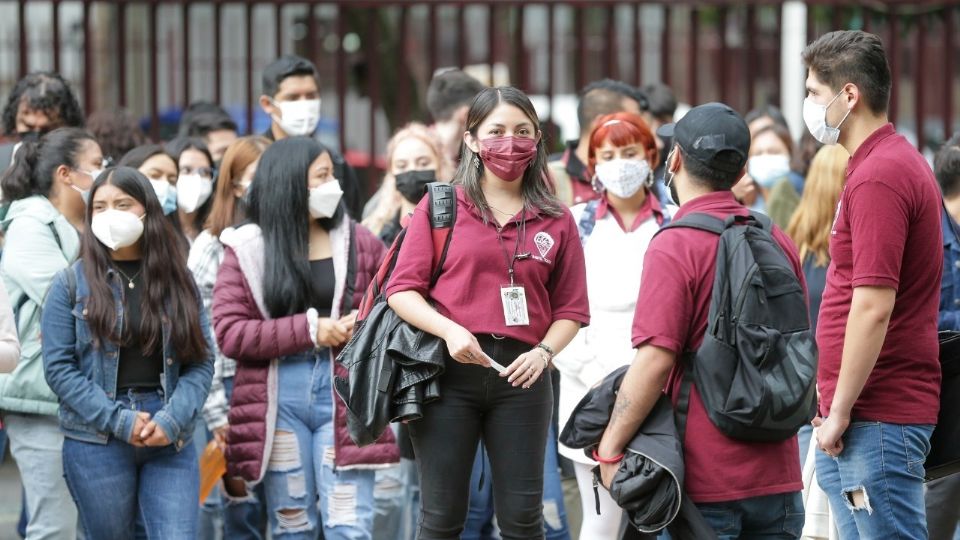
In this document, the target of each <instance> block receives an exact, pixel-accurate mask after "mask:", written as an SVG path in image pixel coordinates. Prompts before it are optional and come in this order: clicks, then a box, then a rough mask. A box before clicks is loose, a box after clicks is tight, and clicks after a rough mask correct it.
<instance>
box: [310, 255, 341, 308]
mask: <svg viewBox="0 0 960 540" xmlns="http://www.w3.org/2000/svg"><path fill="white" fill-rule="evenodd" d="M310 279H311V280H313V290H314V292H315V293H316V294H317V297H316V298H315V299H314V302H313V303H314V306H313V307H314V308H316V310H317V312H318V313H319V315H320V316H321V317H329V316H330V313H331V312H332V311H333V294H334V290H335V289H336V287H337V278H336V275H334V273H333V259H332V258H330V257H327V258H326V259H317V260H315V261H310Z"/></svg>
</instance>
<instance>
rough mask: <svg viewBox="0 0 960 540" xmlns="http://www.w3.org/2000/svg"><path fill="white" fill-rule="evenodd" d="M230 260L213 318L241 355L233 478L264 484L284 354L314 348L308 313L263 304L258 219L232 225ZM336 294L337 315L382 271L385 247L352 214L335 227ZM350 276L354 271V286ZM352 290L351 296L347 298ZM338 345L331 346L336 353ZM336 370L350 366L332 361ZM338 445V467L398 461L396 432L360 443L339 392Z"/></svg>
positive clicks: (233, 419) (230, 461)
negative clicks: (276, 312) (280, 311)
mask: <svg viewBox="0 0 960 540" xmlns="http://www.w3.org/2000/svg"><path fill="white" fill-rule="evenodd" d="M221 241H222V242H223V244H224V245H225V246H226V250H225V255H224V259H223V263H222V264H221V265H220V271H219V274H218V276H217V283H216V286H215V287H214V292H213V321H214V329H215V331H216V335H217V343H218V344H219V345H220V349H221V351H223V354H224V355H226V356H227V357H228V358H234V359H236V361H237V374H236V376H235V379H234V390H233V396H232V399H231V403H230V415H229V421H230V431H229V435H228V444H227V468H228V474H229V475H230V476H239V477H242V478H243V479H245V480H247V481H250V482H259V481H260V480H261V479H262V478H263V475H264V473H265V472H266V465H267V463H268V462H269V461H270V450H271V449H272V447H273V435H274V431H275V428H276V419H277V391H278V388H277V381H278V377H277V370H278V369H279V360H278V359H279V358H280V357H283V356H286V355H290V354H294V353H299V352H303V351H305V350H310V349H312V348H313V341H312V339H311V337H310V330H309V323H308V322H307V317H306V314H298V315H292V316H288V317H280V318H277V319H271V318H270V317H269V316H268V315H267V310H266V309H265V307H264V304H263V264H264V263H263V257H264V249H263V237H262V236H261V234H260V229H259V227H257V226H256V225H246V226H244V227H241V228H240V229H236V230H228V231H225V232H224V234H223V235H222V236H221ZM330 242H331V248H332V251H333V265H334V274H335V275H336V283H337V287H336V292H335V296H334V307H333V313H332V314H331V315H332V317H334V318H336V317H338V316H339V315H340V313H346V312H347V311H349V310H350V309H353V308H354V307H356V306H357V305H359V303H360V299H361V297H362V296H363V292H364V290H366V288H367V285H368V284H369V282H370V280H371V279H372V277H373V275H374V274H375V273H376V271H377V267H378V265H379V264H380V260H381V259H382V258H383V255H384V253H385V251H386V250H385V248H384V246H383V244H382V243H381V242H380V241H379V240H378V239H377V238H376V237H374V236H373V235H372V234H371V233H370V232H369V231H367V230H366V229H365V228H364V227H362V226H360V225H356V224H355V223H353V222H351V221H349V220H347V219H345V220H344V222H343V223H342V224H341V225H339V226H338V227H336V228H335V229H333V230H331V231H330ZM348 276H353V277H354V279H353V287H352V291H350V290H348V287H347V280H348ZM347 293H351V294H350V297H349V298H347V297H345V296H346V294H347ZM338 352H339V351H332V357H331V359H332V358H335V356H336V354H337V353H338ZM331 365H332V366H333V367H332V369H333V374H334V375H336V376H338V377H346V376H347V371H346V370H345V369H343V368H342V367H341V366H340V365H339V364H337V363H336V362H333V361H331ZM331 393H332V394H333V395H332V396H331V399H333V400H334V415H335V436H334V448H335V451H336V457H335V459H334V466H335V467H337V468H351V469H356V468H372V467H376V466H379V465H383V464H387V463H395V462H397V461H398V460H399V452H398V449H397V445H396V442H395V439H394V437H393V433H392V431H391V430H386V432H385V433H384V436H383V437H381V438H380V439H379V440H378V441H377V442H376V443H374V444H372V445H370V446H365V447H363V448H358V447H357V446H356V445H355V444H353V442H352V441H351V440H350V436H349V434H348V432H347V425H346V411H345V409H344V406H343V403H342V402H341V400H340V398H339V397H338V396H336V394H335V393H333V392H331Z"/></svg>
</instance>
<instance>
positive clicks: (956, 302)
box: [937, 211, 960, 330]
mask: <svg viewBox="0 0 960 540" xmlns="http://www.w3.org/2000/svg"><path fill="white" fill-rule="evenodd" d="M942 214H943V278H942V279H941V281H940V315H939V317H938V320H937V329H938V330H960V238H957V232H956V231H957V230H958V229H960V227H958V226H957V224H956V222H954V221H953V218H952V217H950V215H949V214H947V212H946V211H942Z"/></svg>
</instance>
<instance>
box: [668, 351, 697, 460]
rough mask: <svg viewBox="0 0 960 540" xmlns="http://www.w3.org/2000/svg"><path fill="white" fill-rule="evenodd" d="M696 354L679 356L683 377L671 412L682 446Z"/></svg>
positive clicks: (689, 353) (690, 353)
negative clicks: (675, 404)
mask: <svg viewBox="0 0 960 540" xmlns="http://www.w3.org/2000/svg"><path fill="white" fill-rule="evenodd" d="M696 356H697V353H696V352H685V353H682V354H681V355H680V364H681V365H682V366H683V376H682V377H681V379H680V390H679V391H678V393H677V406H676V407H675V408H674V410H673V418H674V421H675V422H676V424H677V437H679V440H680V445H681V446H683V441H684V436H685V435H686V433H687V414H688V412H689V410H690V387H691V386H693V360H694V359H695V358H696Z"/></svg>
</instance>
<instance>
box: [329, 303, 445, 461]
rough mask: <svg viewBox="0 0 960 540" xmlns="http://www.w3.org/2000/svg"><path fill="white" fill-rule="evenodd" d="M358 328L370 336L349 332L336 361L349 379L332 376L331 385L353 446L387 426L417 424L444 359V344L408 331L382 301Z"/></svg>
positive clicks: (436, 387) (435, 392) (434, 394)
mask: <svg viewBox="0 0 960 540" xmlns="http://www.w3.org/2000/svg"><path fill="white" fill-rule="evenodd" d="M361 324H362V325H363V326H364V327H367V326H369V327H370V328H369V329H368V330H374V331H366V332H361V331H360V329H361V328H360V327H358V328H357V329H356V330H355V331H354V339H352V340H351V341H350V342H349V343H348V344H347V346H346V347H344V349H343V351H341V353H340V355H339V356H338V357H337V361H338V362H340V363H341V364H342V365H343V366H344V367H346V368H347V370H348V371H349V375H348V379H346V380H345V379H342V378H339V377H337V378H336V379H335V380H334V384H333V386H334V389H335V390H336V392H337V395H339V396H340V399H342V400H343V402H344V404H345V405H346V407H345V408H346V411H347V429H348V431H349V433H350V438H351V439H353V442H355V443H356V444H357V446H365V445H368V444H372V443H373V442H375V441H376V440H377V439H378V438H379V437H380V435H381V434H382V433H383V431H384V430H386V429H387V425H388V424H389V423H390V422H400V421H410V420H417V419H419V418H420V417H421V416H422V408H423V405H424V404H426V403H429V402H430V401H432V400H435V399H437V398H439V397H440V384H439V376H440V374H441V373H443V369H444V363H445V357H446V353H445V345H444V342H443V340H441V339H440V338H438V337H436V336H434V335H432V334H428V333H426V332H424V331H422V330H418V329H416V328H414V327H412V326H410V325H409V324H407V323H406V322H404V321H403V320H401V319H400V317H399V316H398V315H397V314H396V313H395V312H394V311H393V310H392V309H390V306H388V305H387V303H386V302H379V303H377V304H376V305H375V306H374V307H373V308H372V309H371V310H370V313H369V314H368V315H367V317H366V318H365V319H364V320H363V322H362V323H361ZM358 353H360V354H358Z"/></svg>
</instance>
